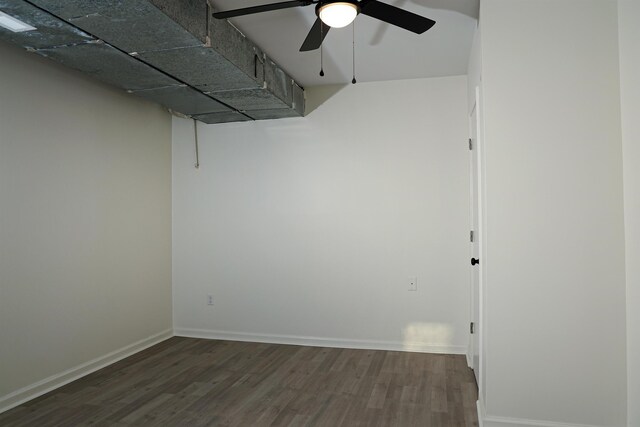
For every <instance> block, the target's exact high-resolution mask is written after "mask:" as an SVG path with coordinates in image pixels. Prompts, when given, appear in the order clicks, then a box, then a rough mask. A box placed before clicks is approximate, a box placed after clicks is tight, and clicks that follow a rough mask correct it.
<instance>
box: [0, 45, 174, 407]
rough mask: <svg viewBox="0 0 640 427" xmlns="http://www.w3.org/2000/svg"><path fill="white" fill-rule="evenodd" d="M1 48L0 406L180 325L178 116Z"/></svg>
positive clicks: (63, 69)
mask: <svg viewBox="0 0 640 427" xmlns="http://www.w3.org/2000/svg"><path fill="white" fill-rule="evenodd" d="M0 57H1V58H2V61H1V65H0V407H2V406H3V405H4V404H11V402H10V401H8V400H6V398H7V396H8V395H10V394H11V393H14V392H16V391H19V390H20V389H23V388H26V389H24V390H22V391H20V392H19V393H18V394H17V395H12V396H13V397H16V399H20V398H24V397H28V396H29V393H31V392H32V391H33V392H38V391H40V390H39V389H38V387H37V386H34V383H36V382H39V381H41V380H44V379H47V381H45V383H46V384H47V386H51V385H55V384H56V381H55V380H51V378H50V377H52V376H57V375H60V374H62V373H64V375H67V374H69V372H67V371H68V370H71V371H74V369H76V368H78V366H79V365H83V364H85V363H87V362H89V361H93V360H95V359H100V358H101V357H103V356H104V355H107V354H110V353H112V352H114V351H116V352H117V351H119V350H121V349H123V348H124V347H127V348H128V346H130V345H131V344H132V343H137V342H138V341H140V340H144V339H146V338H148V337H150V336H153V335H155V334H158V333H160V332H163V331H166V330H167V329H170V328H171V228H170V227H171V159H170V156H171V145H170V144H171V142H170V141H171V128H170V126H171V118H170V115H169V114H167V113H166V112H165V111H163V110H162V109H161V108H160V107H158V106H156V105H153V104H150V103H148V102H146V101H142V100H140V99H138V98H135V97H133V96H131V95H128V94H126V93H124V92H121V91H116V90H113V89H111V88H108V87H106V86H104V85H102V84H98V83H94V82H93V81H91V80H89V79H88V78H86V77H85V76H82V75H80V74H78V73H75V72H71V71H69V70H68V69H65V68H62V67H60V66H58V65H56V64H53V63H51V62H49V61H47V60H44V59H42V58H39V57H37V56H35V55H30V54H27V53H25V52H23V51H20V50H18V49H16V48H14V47H9V46H7V45H4V44H0ZM74 372H75V371H74ZM56 378H57V377H56ZM49 380H51V382H49ZM40 385H42V384H40ZM32 386H34V387H35V388H30V387H32ZM3 399H4V400H3Z"/></svg>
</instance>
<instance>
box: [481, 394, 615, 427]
mask: <svg viewBox="0 0 640 427" xmlns="http://www.w3.org/2000/svg"><path fill="white" fill-rule="evenodd" d="M476 403H477V406H478V425H479V427H603V426H596V425H592V424H572V423H560V422H555V421H542V420H528V419H524V418H509V417H496V416H493V415H487V414H486V412H485V408H484V405H483V404H482V402H481V401H480V400H478V401H477V402H476Z"/></svg>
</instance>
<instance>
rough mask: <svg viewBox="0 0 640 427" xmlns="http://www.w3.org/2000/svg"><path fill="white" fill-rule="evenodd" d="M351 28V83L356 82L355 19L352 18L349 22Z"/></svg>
mask: <svg viewBox="0 0 640 427" xmlns="http://www.w3.org/2000/svg"><path fill="white" fill-rule="evenodd" d="M351 30H352V34H351V35H352V37H353V38H352V44H351V48H352V53H353V80H351V83H352V84H356V21H355V20H354V21H353V23H352V24H351Z"/></svg>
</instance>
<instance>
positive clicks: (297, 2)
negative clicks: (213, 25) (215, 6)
mask: <svg viewBox="0 0 640 427" xmlns="http://www.w3.org/2000/svg"><path fill="white" fill-rule="evenodd" d="M310 4H313V1H311V0H292V1H283V2H281V3H271V4H263V5H262V6H251V7H245V8H242V9H234V10H227V11H224V12H214V14H213V17H214V18H217V19H227V18H233V17H235V16H243V15H251V14H254V13H260V12H269V11H270V10H279V9H288V8H290V7H298V6H309V5H310Z"/></svg>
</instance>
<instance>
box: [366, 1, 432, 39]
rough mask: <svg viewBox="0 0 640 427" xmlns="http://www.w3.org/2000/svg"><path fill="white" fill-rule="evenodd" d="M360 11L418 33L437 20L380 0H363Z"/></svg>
mask: <svg viewBox="0 0 640 427" xmlns="http://www.w3.org/2000/svg"><path fill="white" fill-rule="evenodd" d="M360 13H362V14H363V15H368V16H371V17H372V18H376V19H379V20H381V21H384V22H386V23H388V24H391V25H395V26H397V27H400V28H404V29H405V30H409V31H413V32H414V33H416V34H422V33H424V32H425V31H427V30H428V29H429V28H431V27H433V25H434V24H435V23H436V21H433V20H431V19H429V18H425V17H424V16H420V15H416V14H415V13H412V12H408V11H406V10H403V9H400V8H398V7H395V6H391V5H390V4H386V3H382V2H381V1H378V0H363V1H362V2H360Z"/></svg>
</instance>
